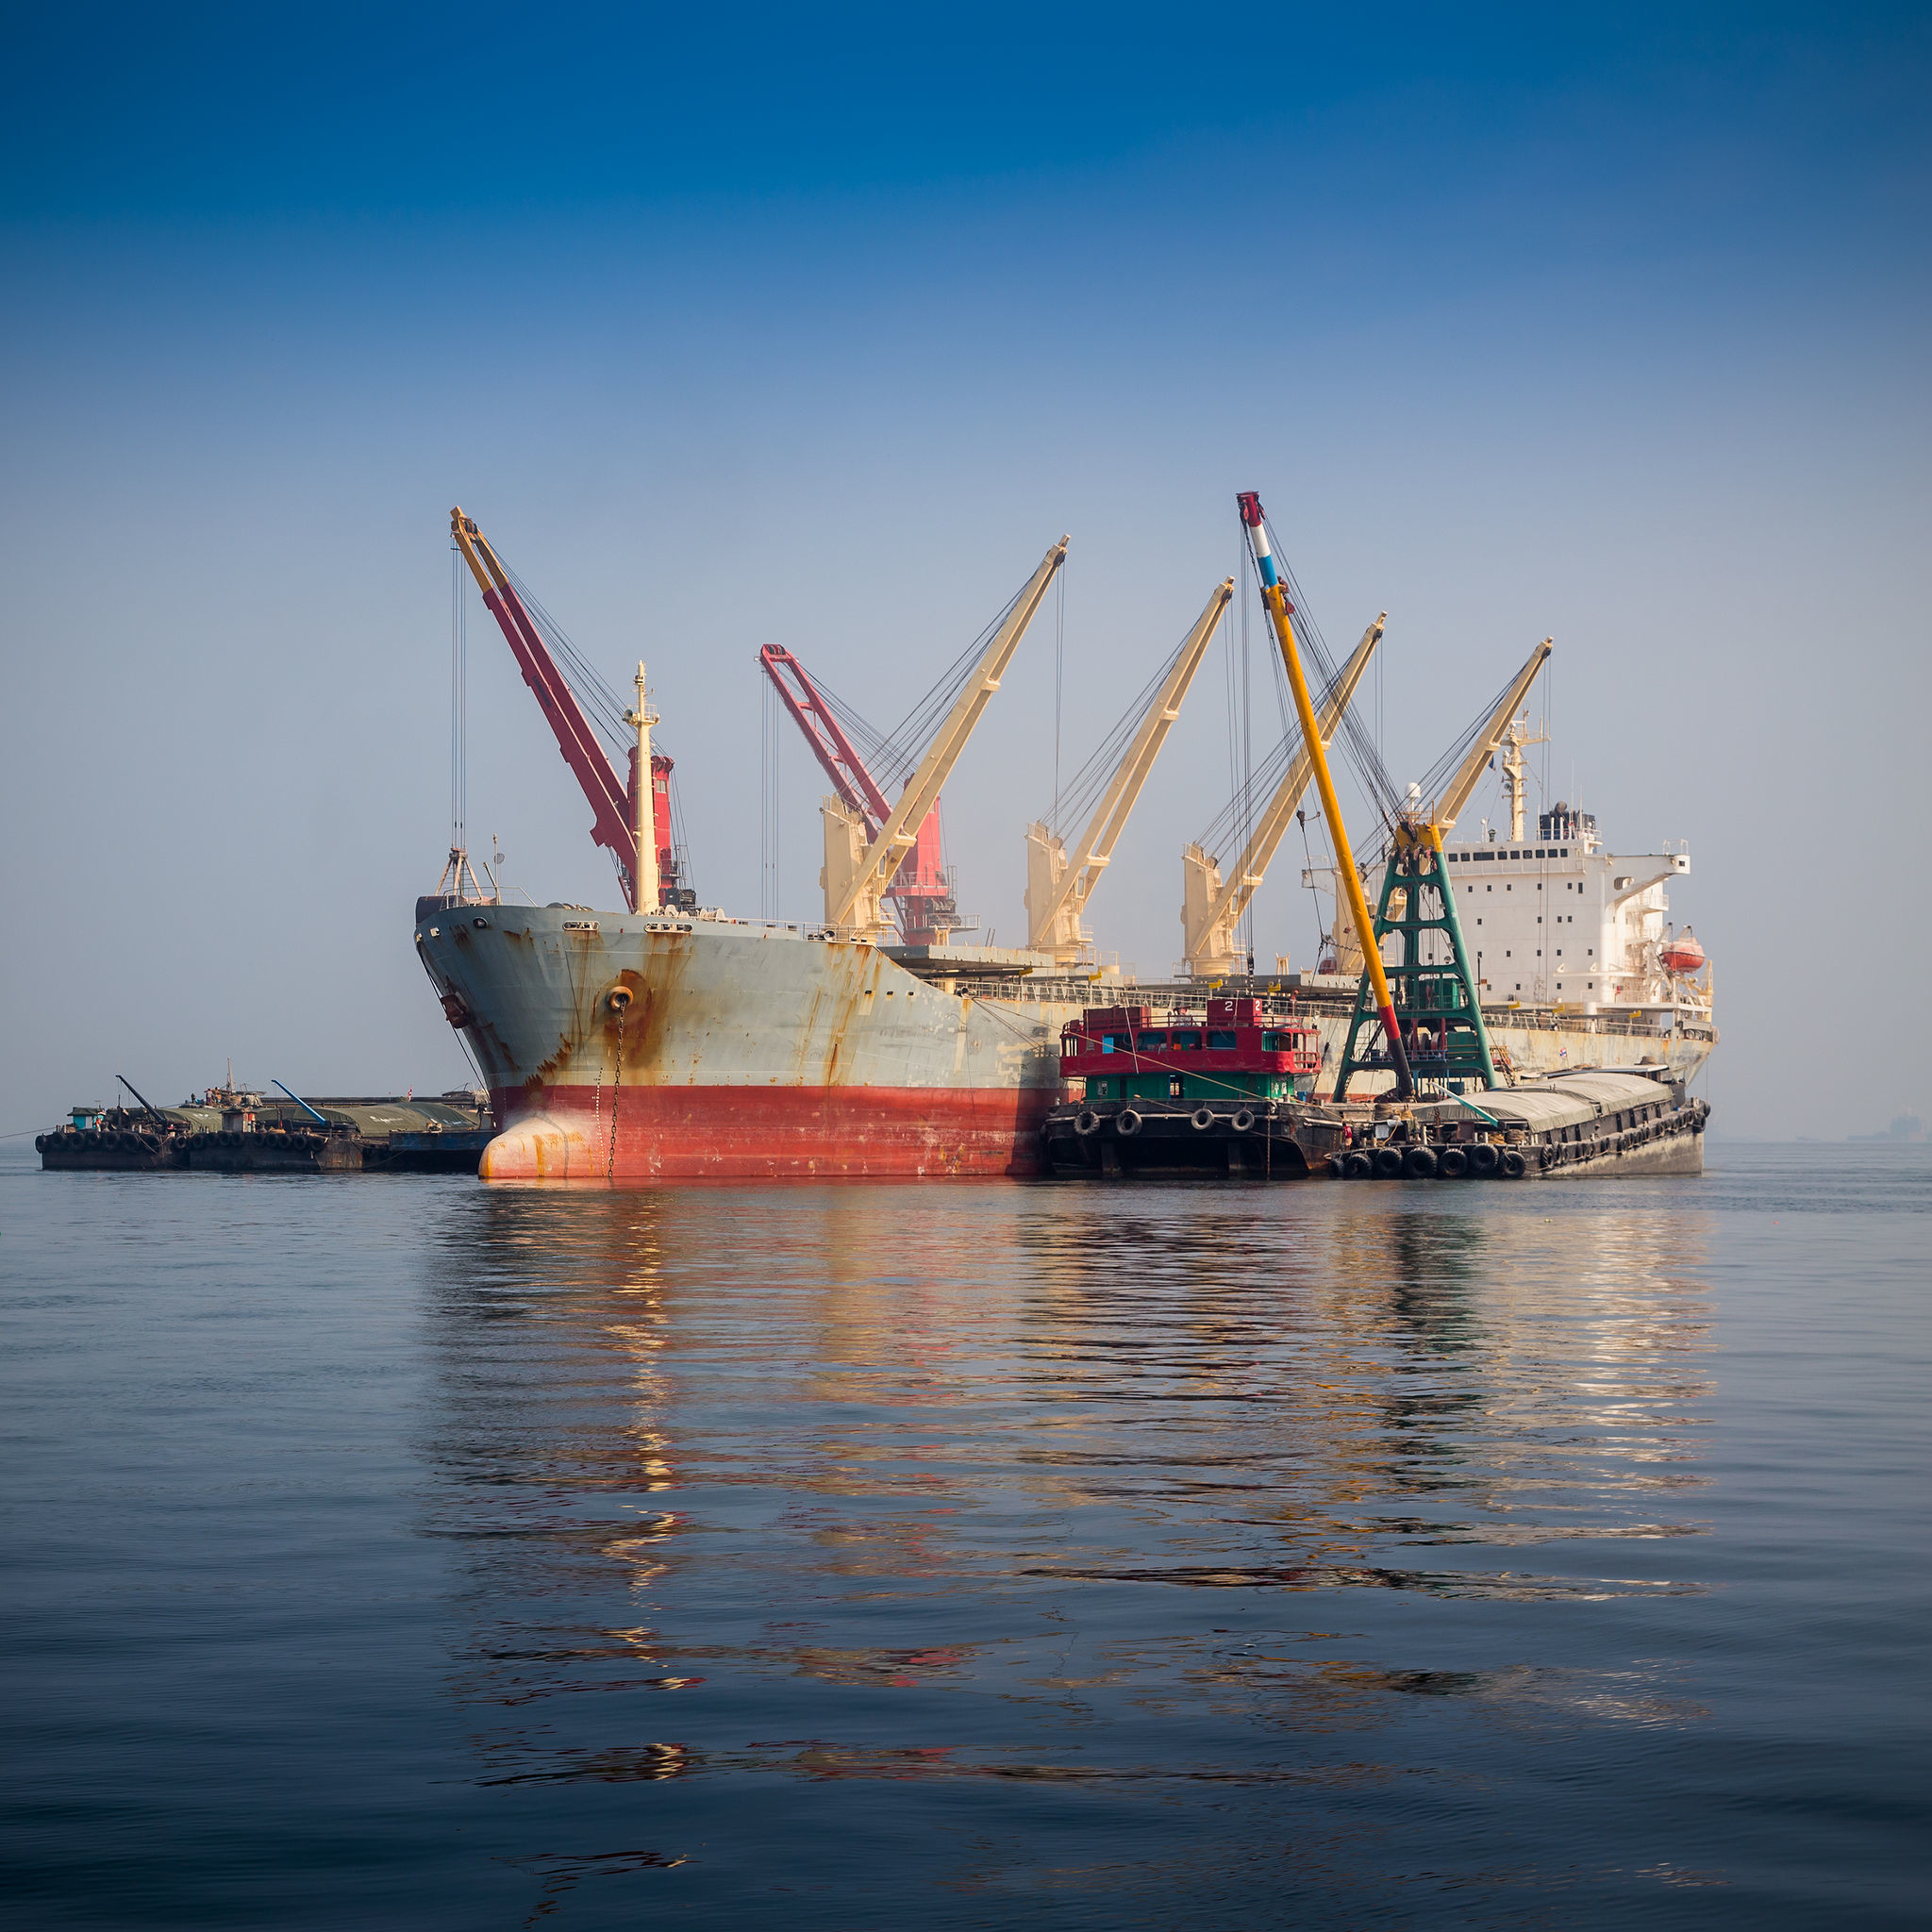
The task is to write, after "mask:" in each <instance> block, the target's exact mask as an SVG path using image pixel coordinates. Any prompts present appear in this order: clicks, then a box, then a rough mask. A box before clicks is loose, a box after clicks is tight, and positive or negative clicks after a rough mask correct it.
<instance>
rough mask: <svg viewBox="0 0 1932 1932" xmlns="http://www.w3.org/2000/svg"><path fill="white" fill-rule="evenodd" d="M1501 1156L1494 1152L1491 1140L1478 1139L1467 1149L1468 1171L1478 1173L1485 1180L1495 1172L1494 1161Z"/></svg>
mask: <svg viewBox="0 0 1932 1932" xmlns="http://www.w3.org/2000/svg"><path fill="white" fill-rule="evenodd" d="M1501 1158H1502V1156H1501V1155H1500V1154H1498V1153H1497V1152H1496V1143H1495V1142H1494V1141H1476V1142H1475V1143H1474V1145H1473V1146H1472V1147H1471V1148H1470V1150H1469V1171H1470V1173H1471V1174H1479V1175H1481V1176H1482V1177H1483V1178H1484V1179H1485V1180H1487V1179H1488V1178H1489V1176H1490V1175H1491V1174H1494V1173H1495V1171H1496V1163H1497V1161H1499V1160H1500V1159H1501Z"/></svg>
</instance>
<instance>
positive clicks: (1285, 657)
mask: <svg viewBox="0 0 1932 1932" xmlns="http://www.w3.org/2000/svg"><path fill="white" fill-rule="evenodd" d="M1237 501H1238V502H1239V503H1240V505H1241V522H1242V524H1243V525H1246V527H1247V533H1248V549H1249V551H1250V552H1251V553H1252V555H1253V557H1254V559H1255V570H1256V572H1257V575H1259V577H1260V579H1261V603H1262V607H1263V608H1265V609H1266V610H1267V612H1268V616H1269V620H1270V622H1271V623H1273V625H1274V639H1275V642H1276V643H1278V644H1279V645H1280V647H1281V661H1282V664H1283V665H1284V666H1285V667H1286V669H1287V671H1288V685H1289V689H1290V690H1291V691H1292V692H1293V693H1294V709H1295V716H1296V717H1298V718H1299V719H1300V720H1301V724H1302V741H1303V743H1304V745H1305V746H1306V748H1307V754H1308V757H1309V759H1310V761H1311V762H1312V763H1313V765H1314V768H1315V784H1316V788H1317V789H1318V790H1319V791H1320V792H1321V794H1322V815H1323V818H1324V821H1325V822H1326V824H1327V826H1328V843H1329V846H1330V848H1331V849H1332V850H1333V852H1334V854H1335V869H1336V871H1337V872H1338V873H1339V874H1341V883H1342V887H1343V889H1344V890H1345V891H1346V892H1347V893H1348V905H1349V910H1350V911H1351V912H1352V913H1354V915H1355V929H1356V933H1357V936H1358V937H1359V939H1360V940H1361V945H1362V952H1363V954H1364V955H1365V956H1366V958H1367V962H1368V970H1369V977H1370V979H1371V980H1372V981H1373V983H1374V991H1375V1011H1376V1015H1377V1017H1378V1018H1379V1019H1380V1021H1381V1023H1382V1032H1383V1035H1384V1038H1385V1039H1386V1040H1387V1041H1388V1046H1389V1058H1390V1061H1391V1064H1392V1065H1393V1067H1394V1069H1395V1093H1396V1097H1397V1098H1398V1099H1399V1100H1407V1099H1408V1098H1409V1096H1410V1095H1411V1094H1412V1093H1414V1091H1415V1080H1414V1078H1413V1076H1412V1075H1411V1074H1410V1073H1409V1070H1408V1056H1407V1052H1405V1050H1404V1048H1403V1043H1402V1027H1401V1025H1400V1024H1399V1023H1398V1022H1397V1020H1396V1018H1395V1005H1394V1002H1393V1000H1392V999H1391V996H1390V992H1389V981H1388V977H1387V975H1386V974H1384V973H1383V971H1382V955H1381V953H1380V952H1379V951H1378V950H1377V949H1376V945H1375V933H1374V922H1373V920H1372V919H1371V917H1370V914H1369V906H1368V901H1367V900H1366V899H1365V898H1364V897H1363V896H1362V882H1361V880H1360V878H1359V877H1358V876H1357V873H1356V869H1355V854H1354V853H1353V852H1351V851H1350V850H1349V845H1348V827H1347V826H1346V825H1344V824H1342V821H1341V802H1340V800H1338V799H1337V797H1336V796H1335V781H1334V779H1333V778H1331V777H1330V776H1329V775H1328V754H1327V747H1326V745H1325V744H1324V741H1323V738H1322V731H1321V726H1320V724H1319V722H1318V721H1317V719H1316V717H1315V708H1314V706H1313V704H1312V703H1311V702H1310V701H1309V698H1308V681H1307V678H1306V677H1305V676H1303V675H1302V660H1301V653H1300V651H1299V650H1298V649H1297V648H1296V646H1295V641H1294V622H1293V617H1294V607H1293V606H1292V605H1291V604H1290V603H1289V601H1288V591H1287V588H1286V587H1285V586H1284V585H1283V583H1282V581H1281V574H1280V573H1279V572H1278V571H1277V570H1276V569H1275V567H1274V552H1273V550H1272V548H1271V547H1270V545H1269V541H1268V523H1267V517H1266V515H1265V513H1264V512H1263V510H1262V508H1261V499H1260V497H1259V495H1258V494H1257V492H1256V491H1252V490H1244V491H1241V494H1240V496H1239V498H1238V499H1237ZM1338 1091H1340V1090H1339V1089H1338Z"/></svg>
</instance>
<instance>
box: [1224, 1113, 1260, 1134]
mask: <svg viewBox="0 0 1932 1932" xmlns="http://www.w3.org/2000/svg"><path fill="white" fill-rule="evenodd" d="M1254 1124H1255V1110H1254V1108H1249V1107H1244V1108H1241V1112H1239V1113H1238V1114H1236V1115H1235V1117H1234V1118H1233V1119H1232V1120H1231V1121H1229V1122H1228V1125H1229V1126H1231V1127H1232V1128H1233V1129H1234V1130H1235V1132H1236V1133H1237V1134H1245V1133H1248V1132H1250V1131H1251V1130H1252V1129H1253V1127H1254Z"/></svg>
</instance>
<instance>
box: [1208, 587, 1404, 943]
mask: <svg viewBox="0 0 1932 1932" xmlns="http://www.w3.org/2000/svg"><path fill="white" fill-rule="evenodd" d="M1388 622H1389V613H1388V612H1387V611H1386V610H1385V611H1383V612H1382V614H1381V615H1380V616H1379V617H1377V618H1376V619H1375V621H1374V624H1372V625H1369V627H1368V629H1367V630H1365V631H1363V633H1362V637H1361V642H1360V643H1358V644H1357V646H1356V647H1355V649H1354V650H1353V651H1352V652H1350V654H1349V657H1348V661H1347V662H1346V663H1345V664H1343V665H1342V667H1341V671H1340V673H1339V674H1338V675H1337V676H1336V679H1335V682H1334V684H1333V685H1332V686H1331V687H1330V688H1329V690H1328V692H1327V694H1326V695H1325V696H1324V699H1323V701H1322V708H1321V713H1320V717H1319V719H1318V724H1319V725H1320V729H1321V733H1322V742H1323V743H1324V745H1325V744H1326V743H1327V742H1328V741H1329V740H1330V739H1332V738H1333V737H1334V736H1335V733H1336V730H1337V728H1338V727H1339V726H1340V725H1341V719H1342V714H1343V713H1344V712H1345V711H1346V710H1347V709H1348V706H1349V701H1350V700H1351V699H1352V698H1353V697H1354V696H1355V693H1356V687H1357V685H1359V684H1360V683H1361V681H1362V675H1363V673H1365V672H1366V671H1367V670H1368V668H1369V659H1370V658H1372V657H1373V656H1374V651H1375V646H1376V645H1377V644H1379V643H1380V642H1381V641H1382V632H1383V629H1384V627H1385V626H1386V625H1387V624H1388ZM1313 770H1314V765H1313V761H1312V760H1311V759H1310V758H1309V756H1308V748H1307V744H1306V743H1304V744H1303V745H1302V746H1301V747H1300V749H1299V750H1297V751H1296V753H1295V754H1294V756H1293V758H1291V759H1290V760H1289V766H1288V770H1287V771H1286V772H1285V773H1284V774H1282V779H1281V783H1280V784H1279V785H1277V786H1276V787H1275V788H1274V796H1273V797H1272V798H1270V799H1269V801H1268V805H1267V808H1266V809H1265V810H1264V811H1263V812H1262V813H1261V815H1260V817H1259V818H1258V819H1257V820H1256V822H1255V829H1254V831H1253V832H1252V833H1251V834H1250V835H1249V838H1248V842H1247V846H1246V849H1245V850H1244V851H1243V852H1242V853H1241V858H1239V859H1238V860H1237V861H1236V863H1235V867H1234V870H1233V872H1232V873H1231V874H1229V875H1228V878H1227V882H1226V883H1225V884H1224V885H1218V886H1210V890H1208V891H1207V892H1205V893H1203V892H1200V891H1197V890H1196V889H1195V888H1196V879H1195V874H1196V872H1197V871H1200V872H1206V873H1207V874H1208V876H1209V878H1210V880H1211V876H1212V864H1211V861H1210V860H1209V859H1208V856H1207V854H1206V853H1200V855H1199V857H1198V858H1197V857H1196V856H1195V855H1196V852H1197V850H1198V848H1195V847H1190V848H1189V851H1188V855H1187V863H1188V866H1189V890H1188V891H1187V893H1186V895H1185V904H1184V908H1183V911H1182V914H1181V917H1182V920H1183V923H1184V927H1185V931H1184V935H1183V945H1182V954H1183V957H1184V958H1186V959H1187V961H1188V963H1189V970H1190V971H1191V972H1200V971H1204V970H1214V969H1216V968H1219V967H1223V966H1224V964H1225V962H1226V961H1227V960H1228V958H1230V956H1231V955H1232V953H1233V949H1234V929H1235V926H1236V924H1238V923H1239V922H1240V920H1241V915H1242V913H1244V912H1245V911H1246V910H1247V909H1248V902H1249V901H1250V900H1251V899H1252V898H1253V897H1254V896H1255V894H1256V892H1257V891H1258V890H1259V889H1260V885H1261V881H1262V880H1263V879H1264V878H1265V877H1266V876H1267V874H1268V866H1269V863H1270V861H1271V860H1272V859H1273V858H1274V853H1275V849H1276V847H1278V846H1279V845H1280V843H1281V841H1282V838H1283V837H1284V835H1285V834H1286V833H1287V831H1288V828H1289V825H1290V824H1291V822H1292V820H1293V818H1294V815H1295V813H1296V812H1297V811H1298V810H1300V808H1301V802H1302V799H1303V797H1304V796H1305V795H1306V793H1307V789H1308V779H1309V776H1310V775H1311V774H1312V772H1313Z"/></svg>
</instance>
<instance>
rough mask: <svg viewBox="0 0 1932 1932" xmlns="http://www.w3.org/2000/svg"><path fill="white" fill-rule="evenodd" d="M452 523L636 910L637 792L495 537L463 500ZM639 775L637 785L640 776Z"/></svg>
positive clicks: (452, 515) (598, 837) (638, 874)
mask: <svg viewBox="0 0 1932 1932" xmlns="http://www.w3.org/2000/svg"><path fill="white" fill-rule="evenodd" d="M449 529H450V535H451V536H452V537H453V538H454V539H455V540H456V544H457V547H458V549H459V550H460V551H461V552H462V553H463V560H464V562H466V563H467V564H468V565H469V566H470V575H472V576H474V577H475V579H476V588H477V589H478V590H479V591H482V593H483V603H484V607H485V608H487V609H488V610H489V612H490V614H491V616H492V617H493V618H495V620H496V622H497V625H498V627H499V628H500V629H501V630H502V632H503V635H504V640H505V641H506V642H507V643H508V645H509V648H510V655H511V656H512V657H513V658H515V659H516V660H517V669H518V670H519V671H521V672H522V673H523V674H524V682H525V684H527V685H528V686H529V687H530V690H531V691H532V692H533V693H534V694H535V696H536V699H537V702H538V703H539V704H540V705H541V707H542V708H543V715H544V716H545V717H546V718H547V719H548V720H549V721H550V728H551V730H552V732H554V733H555V734H556V738H557V748H558V751H560V752H561V753H562V754H563V758H564V762H565V763H566V764H567V765H569V767H570V768H571V771H572V772H573V773H574V774H575V776H576V781H577V783H578V785H579V786H581V787H582V788H583V793H584V796H585V798H587V799H588V800H589V801H590V806H591V838H592V839H594V840H595V841H596V842H597V843H598V844H599V845H602V846H605V847H607V848H608V850H609V852H610V854H611V856H612V857H613V858H615V859H616V860H617V870H618V872H619V874H621V875H622V877H623V880H624V888H625V896H626V898H627V899H628V900H629V903H630V907H631V909H632V910H633V911H636V910H637V909H638V906H639V886H638V881H639V879H640V878H641V876H642V874H643V872H644V870H645V868H644V866H643V865H641V863H640V862H639V861H640V858H641V854H640V852H639V850H638V835H637V827H636V824H635V823H634V814H633V811H632V808H631V793H630V791H629V790H628V789H627V788H626V787H625V786H623V785H621V784H620V783H619V782H618V778H617V774H616V773H615V772H614V771H613V770H612V769H611V765H610V760H609V759H608V758H607V757H606V756H605V755H604V747H603V746H602V745H601V744H600V743H599V742H598V741H597V735H596V733H595V732H594V731H592V730H591V722H590V720H589V719H588V718H586V717H585V716H584V712H583V708H582V707H581V706H580V705H579V704H578V703H577V701H576V698H575V695H574V694H573V693H572V691H571V689H570V686H569V685H568V684H566V683H565V682H564V678H563V674H562V673H561V672H560V671H558V668H557V663H556V660H555V659H554V658H552V657H551V655H550V651H549V648H548V646H546V645H545V643H544V642H543V640H542V637H541V634H540V633H539V632H538V629H537V626H536V625H535V624H534V623H532V622H531V619H530V613H529V612H528V611H527V610H525V608H524V600H523V599H522V598H521V597H519V596H518V595H517V593H516V589H515V587H514V586H513V585H512V584H511V582H510V580H509V573H508V571H507V570H505V569H504V567H503V564H502V562H501V560H500V559H499V558H498V557H497V555H496V552H495V551H494V550H492V549H491V546H490V540H489V539H488V538H487V537H485V536H484V534H483V533H482V531H481V530H479V529H478V528H477V527H476V525H475V523H474V522H473V521H472V520H471V519H470V518H468V517H466V516H465V515H464V514H463V512H462V508H461V506H460V505H458V508H455V509H453V510H451V511H450V513H449ZM632 778H633V783H635V781H636V774H632ZM655 789H656V788H655V787H654V788H653V790H654V791H655Z"/></svg>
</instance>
